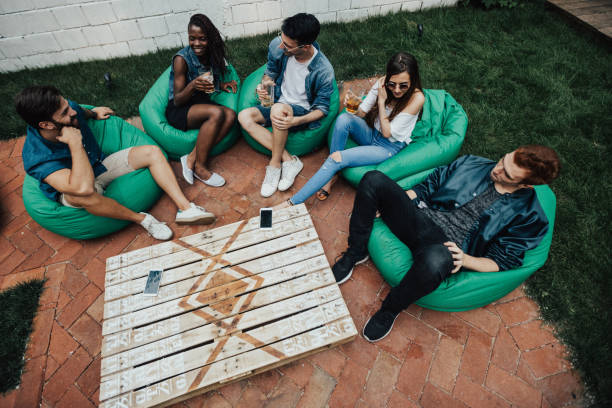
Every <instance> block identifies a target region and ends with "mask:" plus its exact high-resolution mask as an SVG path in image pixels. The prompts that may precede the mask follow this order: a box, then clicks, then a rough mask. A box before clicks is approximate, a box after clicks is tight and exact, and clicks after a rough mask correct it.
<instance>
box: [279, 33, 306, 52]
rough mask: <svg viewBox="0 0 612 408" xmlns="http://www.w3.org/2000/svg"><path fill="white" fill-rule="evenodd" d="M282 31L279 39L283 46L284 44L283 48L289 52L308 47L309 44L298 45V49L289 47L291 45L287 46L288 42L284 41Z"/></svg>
mask: <svg viewBox="0 0 612 408" xmlns="http://www.w3.org/2000/svg"><path fill="white" fill-rule="evenodd" d="M281 34H282V31H279V32H278V38H279V39H280V41H281V44H283V48H284V49H286V50H287V51H291V50H295V49H296V48H304V47H305V46H307V45H308V44H302V45H298V46H297V47H289V45H287V43H286V42H284V41H283V37H282V36H281Z"/></svg>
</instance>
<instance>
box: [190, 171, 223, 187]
mask: <svg viewBox="0 0 612 408" xmlns="http://www.w3.org/2000/svg"><path fill="white" fill-rule="evenodd" d="M193 175H194V176H195V178H197V179H198V180H200V181H201V182H202V183H204V184H206V185H207V186H211V187H222V186H223V185H224V184H225V179H224V178H223V177H222V176H221V175H220V174H218V173H212V174H211V175H210V177H209V178H208V180H204V179H202V178H200V176H198V175H197V174H196V173H193Z"/></svg>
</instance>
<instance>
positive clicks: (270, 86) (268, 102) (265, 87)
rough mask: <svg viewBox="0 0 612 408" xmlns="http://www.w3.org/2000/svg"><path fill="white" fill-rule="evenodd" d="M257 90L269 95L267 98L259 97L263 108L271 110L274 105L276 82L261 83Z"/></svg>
mask: <svg viewBox="0 0 612 408" xmlns="http://www.w3.org/2000/svg"><path fill="white" fill-rule="evenodd" d="M257 89H259V90H260V91H265V92H266V93H267V95H265V96H262V95H259V101H260V102H261V106H263V107H266V108H269V107H270V106H272V105H274V82H267V83H261V84H259V85H257Z"/></svg>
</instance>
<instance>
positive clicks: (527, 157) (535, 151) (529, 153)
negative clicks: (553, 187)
mask: <svg viewBox="0 0 612 408" xmlns="http://www.w3.org/2000/svg"><path fill="white" fill-rule="evenodd" d="M514 162H515V163H516V164H517V165H518V166H519V167H521V168H523V169H525V170H527V171H529V175H528V176H527V177H526V178H525V179H524V180H523V183H524V184H532V185H538V184H549V183H550V182H551V181H553V180H554V179H556V178H557V176H558V175H559V172H560V171H561V162H560V160H559V156H558V155H557V152H555V151H554V150H553V149H551V148H550V147H547V146H542V145H525V146H520V147H519V148H518V149H516V151H515V152H514Z"/></svg>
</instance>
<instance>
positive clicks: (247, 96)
mask: <svg viewBox="0 0 612 408" xmlns="http://www.w3.org/2000/svg"><path fill="white" fill-rule="evenodd" d="M265 70H266V65H263V66H261V67H260V68H259V69H257V70H256V71H254V72H253V73H251V75H249V76H248V77H247V78H246V79H245V80H244V83H243V84H242V91H241V92H240V102H239V104H238V109H239V111H242V110H244V109H246V108H250V107H252V106H257V105H258V104H259V99H257V95H256V93H255V89H256V88H257V85H258V84H259V83H260V82H261V78H262V77H263V74H264V72H265ZM338 109H340V93H339V92H338V84H337V83H336V80H335V79H334V91H333V92H332V95H331V100H330V103H329V113H328V114H327V116H325V117H324V118H323V119H321V126H319V127H318V128H316V129H305V130H300V131H298V132H291V133H289V138H288V139H287V144H286V145H285V149H287V151H288V152H289V153H291V154H294V155H296V156H302V155H304V154H307V153H310V152H313V151H315V150H317V149H318V148H319V147H321V145H322V144H323V143H324V142H325V135H326V133H327V130H328V129H329V127H330V126H331V125H332V123H333V122H334V120H335V119H336V116H337V115H338ZM268 130H269V131H272V128H271V127H269V128H268ZM242 134H243V135H244V138H245V139H246V141H247V143H248V144H249V146H251V147H252V148H253V149H255V150H257V151H258V152H260V153H263V154H267V155H268V156H269V155H270V154H271V152H270V151H269V150H268V149H266V148H265V147H263V146H262V145H260V144H259V142H257V141H256V140H255V139H253V138H252V137H251V136H250V135H249V134H248V133H247V132H246V131H245V130H244V129H242Z"/></svg>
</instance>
